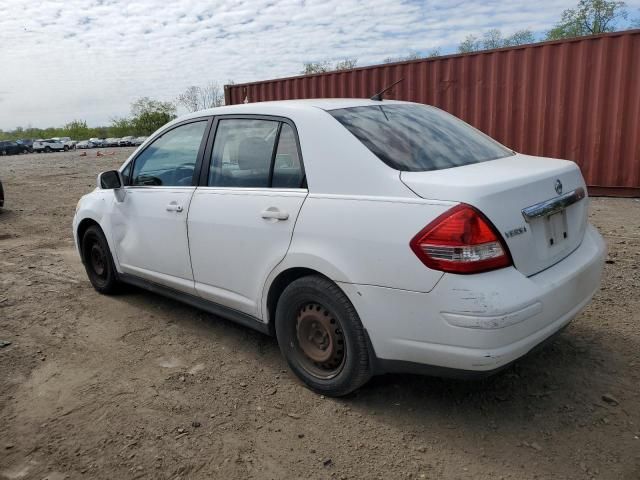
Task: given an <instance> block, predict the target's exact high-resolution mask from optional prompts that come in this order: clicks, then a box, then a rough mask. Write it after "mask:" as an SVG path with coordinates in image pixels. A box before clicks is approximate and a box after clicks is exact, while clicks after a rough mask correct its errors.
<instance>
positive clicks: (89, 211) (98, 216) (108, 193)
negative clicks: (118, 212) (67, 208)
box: [73, 189, 122, 272]
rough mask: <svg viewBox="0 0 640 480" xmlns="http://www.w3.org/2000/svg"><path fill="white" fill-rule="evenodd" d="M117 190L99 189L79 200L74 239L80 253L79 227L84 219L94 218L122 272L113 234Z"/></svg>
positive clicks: (74, 225) (74, 219) (117, 268)
mask: <svg viewBox="0 0 640 480" xmlns="http://www.w3.org/2000/svg"><path fill="white" fill-rule="evenodd" d="M114 195H115V192H114V191H113V190H99V189H96V190H94V191H93V192H91V193H89V194H87V195H85V196H84V197H82V198H81V199H80V201H79V202H78V209H77V210H76V214H75V215H74V217H73V240H74V243H75V246H76V250H77V251H78V254H80V240H81V239H80V238H79V237H78V227H79V226H80V224H81V223H82V221H83V220H92V221H94V222H95V223H97V224H98V225H99V226H100V228H101V229H102V231H103V232H104V236H105V238H106V239H107V244H108V245H109V250H110V251H111V256H112V257H113V261H114V264H115V266H116V270H117V271H118V272H121V271H122V270H121V269H120V264H119V263H118V258H117V255H116V250H115V248H114V245H113V240H112V235H111V231H112V228H111V212H112V209H113V201H114Z"/></svg>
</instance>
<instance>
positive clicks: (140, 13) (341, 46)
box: [0, 0, 640, 129]
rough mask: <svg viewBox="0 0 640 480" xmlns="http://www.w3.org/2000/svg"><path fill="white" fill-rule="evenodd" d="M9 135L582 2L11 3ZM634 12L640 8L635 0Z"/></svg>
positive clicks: (2, 76)
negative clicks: (17, 130) (135, 102)
mask: <svg viewBox="0 0 640 480" xmlns="http://www.w3.org/2000/svg"><path fill="white" fill-rule="evenodd" d="M3 3H4V4H5V5H3V8H1V10H2V11H3V15H2V17H0V69H1V70H0V128H4V129H10V128H14V127H16V126H18V125H22V126H26V125H28V124H31V125H33V126H40V127H46V126H51V125H61V124H63V123H65V122H66V121H69V120H72V119H86V120H87V121H88V122H89V123H90V124H91V125H97V124H107V123H109V121H110V119H111V118H113V117H118V116H123V115H127V114H128V112H129V104H130V103H131V102H132V101H133V100H134V99H136V98H138V97H140V96H145V95H146V96H150V97H154V98H159V99H163V100H171V99H174V98H175V97H176V95H177V94H178V93H180V92H181V91H182V90H184V89H185V88H186V87H187V86H189V85H194V84H205V83H206V82H208V81H210V80H215V81H218V82H219V83H221V84H222V83H226V82H227V81H228V80H231V79H232V80H235V81H236V82H243V81H252V80H261V79H268V78H274V77H280V76H290V75H295V74H298V73H299V71H300V69H301V66H302V64H303V63H304V62H306V61H317V60H323V59H330V60H338V59H340V58H344V57H357V58H358V61H359V64H360V65H363V64H372V63H378V62H380V61H381V60H382V59H384V58H385V57H389V56H400V55H404V54H407V53H409V52H412V51H421V52H426V51H428V50H430V49H432V48H435V47H440V48H441V49H442V50H443V51H444V52H447V51H453V50H454V49H455V46H456V44H457V43H459V42H460V41H461V40H462V39H463V38H464V37H465V36H466V35H468V34H476V35H481V34H482V32H483V31H486V30H487V29H489V28H500V29H501V30H502V31H503V32H504V33H505V34H509V33H512V32H514V31H515V30H518V29H522V28H531V29H532V30H534V31H537V32H541V31H543V30H545V29H547V28H549V27H550V26H551V25H552V24H553V23H554V22H555V21H556V20H557V19H558V18H559V16H560V13H561V12H562V10H563V9H565V8H569V7H571V6H573V5H574V4H575V3H576V0H554V1H552V0H539V1H537V2H529V1H526V0H516V1H512V2H508V3H507V2H501V1H497V0H491V1H482V0H473V1H468V2H442V1H439V2H435V1H431V0H428V1H408V0H405V1H383V0H369V1H365V0H229V1H225V0H215V1H206V2H204V1H197V0H181V1H180V2H166V1H164V0H138V1H120V0H65V1H46V2H43V3H41V2H31V1H24V0H4V2H3ZM627 3H628V5H629V6H630V7H631V9H636V8H638V7H640V0H632V1H628V2H627Z"/></svg>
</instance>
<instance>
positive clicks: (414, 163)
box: [329, 104, 513, 172]
mask: <svg viewBox="0 0 640 480" xmlns="http://www.w3.org/2000/svg"><path fill="white" fill-rule="evenodd" d="M329 113H330V114H331V115H333V117H334V118H335V119H336V120H338V121H339V122H340V123H341V124H342V125H344V126H345V127H346V128H347V129H348V130H349V131H350V132H351V133H352V134H353V135H355V137H356V138H357V139H358V140H360V141H361V142H362V143H363V144H364V145H365V146H366V147H367V148H368V149H369V150H371V152H373V153H374V154H375V155H376V156H377V157H378V158H379V159H380V160H382V161H383V162H384V163H386V164H387V165H389V166H390V167H391V168H394V169H396V170H401V171H407V172H425V171H429V170H440V169H443V168H451V167H460V166H463V165H469V164H472V163H479V162H486V161H487V160H495V159H496V158H502V157H507V156H510V155H513V152H512V151H511V150H509V149H508V148H506V147H504V146H502V145H500V144H499V143H498V142H496V141H495V140H493V139H491V138H489V137H488V136H486V135H485V134H483V133H481V132H479V131H478V130H476V129H475V128H473V127H471V126H470V125H468V124H466V123H465V122H463V121H462V120H459V119H458V118H456V117H454V116H453V115H450V114H448V113H446V112H444V111H442V110H439V109H437V108H434V107H429V106H427V105H407V104H388V105H372V106H366V107H353V108H341V109H338V110H331V111H329Z"/></svg>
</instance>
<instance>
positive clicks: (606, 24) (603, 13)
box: [546, 0, 628, 40]
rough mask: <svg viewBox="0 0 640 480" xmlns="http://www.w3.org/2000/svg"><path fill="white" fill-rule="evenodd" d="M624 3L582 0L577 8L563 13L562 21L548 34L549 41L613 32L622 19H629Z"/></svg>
mask: <svg viewBox="0 0 640 480" xmlns="http://www.w3.org/2000/svg"><path fill="white" fill-rule="evenodd" d="M627 15H628V14H627V10H626V4H625V3H624V2H617V1H607V0H580V2H578V5H577V6H576V8H569V9H567V10H565V11H564V12H562V16H561V18H560V21H559V22H558V23H557V24H556V25H555V26H554V27H553V28H552V29H551V30H549V31H548V32H547V37H546V39H547V40H557V39H560V38H571V37H580V36H583V35H595V34H597V33H605V32H613V31H615V30H616V27H617V23H618V21H619V20H620V19H626V18H627Z"/></svg>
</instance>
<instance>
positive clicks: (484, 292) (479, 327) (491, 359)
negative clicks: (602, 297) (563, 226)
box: [341, 226, 606, 375]
mask: <svg viewBox="0 0 640 480" xmlns="http://www.w3.org/2000/svg"><path fill="white" fill-rule="evenodd" d="M605 251H606V248H605V244H604V241H603V239H602V237H601V236H600V234H599V233H598V232H597V231H596V230H595V229H594V228H593V227H592V226H589V227H588V228H587V230H586V233H585V237H584V239H583V242H582V244H581V245H580V247H578V249H576V250H575V251H574V252H573V253H572V254H571V255H569V256H568V257H566V258H565V259H563V260H562V261H560V262H559V263H557V264H556V265H554V266H552V267H550V268H548V269H547V270H545V271H543V272H540V273H538V274H536V275H534V276H531V277H525V276H524V275H522V274H521V273H520V272H518V271H517V270H516V269H515V268H504V269H501V270H496V271H493V272H487V273H483V274H478V275H466V276H465V275H452V274H446V275H444V276H443V277H442V279H441V280H440V282H439V283H438V284H437V285H436V287H435V288H434V289H433V290H432V291H431V292H429V293H418V292H411V291H406V290H397V289H392V288H383V287H374V286H367V285H353V284H341V286H342V287H343V289H344V290H345V292H346V293H347V295H348V296H349V297H350V299H351V301H352V303H353V304H354V306H355V307H356V310H357V311H358V312H359V314H360V317H361V319H362V322H363V324H364V326H365V328H366V329H367V332H368V334H369V337H370V340H371V345H372V347H373V350H374V351H375V356H376V358H377V359H378V360H379V362H378V363H379V365H380V366H381V367H380V369H381V370H386V371H406V370H407V366H411V365H414V366H416V365H417V366H419V365H423V366H424V365H427V366H429V367H433V368H435V371H436V373H438V370H440V373H443V374H445V375H449V374H452V373H455V372H458V373H463V374H464V373H465V372H468V373H473V372H475V373H483V372H484V373H492V372H493V371H495V370H499V369H501V368H503V367H504V366H506V365H508V364H509V363H511V362H513V361H514V360H516V359H518V358H520V357H522V356H523V355H525V354H526V353H528V352H529V351H530V350H532V349H533V348H534V347H536V346H537V345H539V344H540V343H542V342H544V341H545V340H546V339H548V338H549V337H551V336H552V335H554V333H556V332H558V331H559V330H561V329H562V328H563V327H565V326H566V325H567V324H568V323H569V322H570V321H571V319H572V318H573V317H575V316H576V315H577V314H578V313H579V312H580V310H582V309H583V308H584V307H585V306H586V305H587V304H588V303H589V301H590V300H591V298H592V296H593V294H594V293H595V292H596V290H597V289H598V287H599V285H600V279H601V274H602V264H603V261H604V256H605ZM428 370H429V369H427V371H428ZM447 372H448V373H447Z"/></svg>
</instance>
